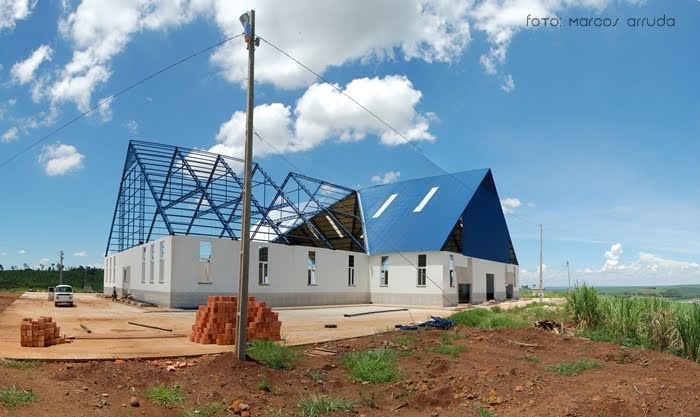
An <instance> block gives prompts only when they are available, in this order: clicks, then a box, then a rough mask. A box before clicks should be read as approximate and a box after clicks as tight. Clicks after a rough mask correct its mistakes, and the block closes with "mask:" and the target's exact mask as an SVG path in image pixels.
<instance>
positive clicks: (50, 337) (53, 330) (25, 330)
mask: <svg viewBox="0 0 700 417" xmlns="http://www.w3.org/2000/svg"><path fill="white" fill-rule="evenodd" d="M60 333H61V328H60V327H58V326H57V325H56V322H54V321H51V317H39V318H38V319H36V320H32V319H31V318H25V319H22V324H21V325H20V335H21V336H20V344H21V345H22V346H24V347H48V346H51V345H60V344H63V343H66V338H65V336H63V337H61V336H60Z"/></svg>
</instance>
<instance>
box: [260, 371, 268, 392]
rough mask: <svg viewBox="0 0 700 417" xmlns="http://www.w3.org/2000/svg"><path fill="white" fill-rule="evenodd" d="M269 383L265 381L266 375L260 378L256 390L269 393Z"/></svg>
mask: <svg viewBox="0 0 700 417" xmlns="http://www.w3.org/2000/svg"><path fill="white" fill-rule="evenodd" d="M270 388H271V387H270V381H268V380H267V375H263V376H261V377H260V381H258V389H259V390H261V391H270Z"/></svg>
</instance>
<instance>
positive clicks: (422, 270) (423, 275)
mask: <svg viewBox="0 0 700 417" xmlns="http://www.w3.org/2000/svg"><path fill="white" fill-rule="evenodd" d="M421 261H422V262H421ZM421 264H422V265H421ZM427 264H428V256H427V255H426V254H420V255H418V276H417V282H416V286H417V287H425V286H426V285H427V283H428V279H427V277H428V267H427ZM421 281H422V283H421Z"/></svg>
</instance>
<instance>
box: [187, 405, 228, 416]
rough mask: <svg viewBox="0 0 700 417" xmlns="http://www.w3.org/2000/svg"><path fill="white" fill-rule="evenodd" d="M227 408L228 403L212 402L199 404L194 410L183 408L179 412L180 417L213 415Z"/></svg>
mask: <svg viewBox="0 0 700 417" xmlns="http://www.w3.org/2000/svg"><path fill="white" fill-rule="evenodd" d="M225 409H226V405H225V404H222V403H211V404H204V405H198V406H197V407H195V408H194V409H192V410H183V411H181V412H180V413H179V414H178V417H212V416H215V415H217V414H219V413H220V412H222V411H224V410H225Z"/></svg>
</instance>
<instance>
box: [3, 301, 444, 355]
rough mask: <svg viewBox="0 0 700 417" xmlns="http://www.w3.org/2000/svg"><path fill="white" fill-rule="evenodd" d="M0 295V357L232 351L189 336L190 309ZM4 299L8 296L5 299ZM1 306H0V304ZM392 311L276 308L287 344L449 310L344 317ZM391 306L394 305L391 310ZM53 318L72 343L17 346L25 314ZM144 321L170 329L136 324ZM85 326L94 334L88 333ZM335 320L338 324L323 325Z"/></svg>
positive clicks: (371, 331)
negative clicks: (71, 303)
mask: <svg viewBox="0 0 700 417" xmlns="http://www.w3.org/2000/svg"><path fill="white" fill-rule="evenodd" d="M17 296H18V293H1V292H0V303H5V304H6V303H8V302H12V301H14V302H12V304H11V305H10V306H8V307H7V308H5V309H4V310H0V357H3V358H17V359H65V360H88V359H114V358H123V359H126V358H156V357H173V356H185V355H202V354H205V353H217V352H230V351H231V350H232V347H231V346H217V345H200V344H197V343H192V342H189V341H188V340H187V337H188V336H189V334H190V331H191V326H192V325H193V324H194V321H195V312H194V311H183V310H164V309H158V308H149V307H146V308H140V307H135V306H131V305H126V304H123V303H117V302H113V301H111V300H110V299H105V298H101V297H98V296H97V295H96V294H75V307H72V308H71V307H54V305H53V302H52V301H49V300H48V295H47V294H46V293H41V292H35V293H29V292H27V293H24V294H22V295H21V297H19V298H17ZM3 297H7V298H3ZM0 305H1V304H0ZM387 309H392V307H382V306H351V307H338V308H332V307H328V308H305V309H279V310H275V311H278V313H279V317H280V320H281V321H282V337H283V338H284V340H285V342H286V343H287V344H290V345H300V344H307V343H312V342H320V341H328V340H337V339H343V338H349V337H357V336H364V335H371V334H374V333H376V332H377V331H381V330H386V329H387V328H393V327H394V325H395V324H409V323H411V322H413V321H424V320H427V319H429V318H430V316H432V315H436V316H446V315H449V314H452V312H451V311H446V310H440V309H411V310H410V311H396V312H391V313H382V314H372V315H364V316H357V317H344V314H353V313H359V312H368V311H378V310H387ZM393 309H395V307H394V308H393ZM39 316H51V317H52V318H53V321H55V322H57V323H58V325H59V326H60V327H61V334H66V335H69V336H75V337H76V339H75V341H74V342H73V343H70V344H65V345H56V346H50V347H48V348H28V347H21V346H20V344H19V324H20V323H21V321H22V318H24V317H32V318H37V317H39ZM129 322H133V323H139V324H147V325H151V326H156V327H161V328H165V329H170V330H172V331H171V332H167V331H161V330H155V329H150V328H146V327H140V326H135V325H132V324H129ZM81 324H84V325H85V326H86V327H88V328H89V329H90V330H91V331H92V333H89V334H88V333H87V332H86V331H85V330H83V329H82V328H81V327H80V325H81ZM326 324H336V325H337V328H332V329H329V328H326V327H325V325H326Z"/></svg>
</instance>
